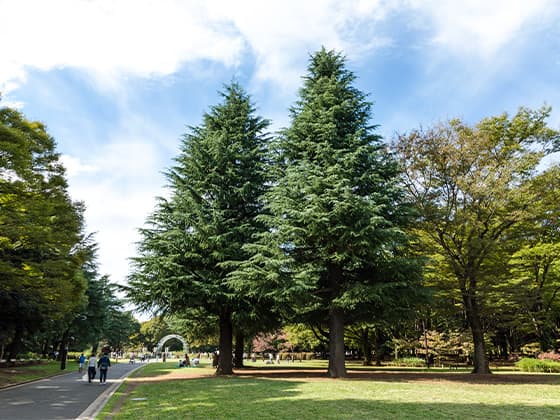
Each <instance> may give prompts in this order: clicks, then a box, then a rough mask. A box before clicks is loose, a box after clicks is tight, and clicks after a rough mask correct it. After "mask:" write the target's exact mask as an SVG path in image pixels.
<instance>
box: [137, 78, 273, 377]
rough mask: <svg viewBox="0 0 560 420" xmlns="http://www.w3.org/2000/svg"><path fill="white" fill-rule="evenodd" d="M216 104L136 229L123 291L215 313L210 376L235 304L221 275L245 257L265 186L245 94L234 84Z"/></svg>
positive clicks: (227, 359)
mask: <svg viewBox="0 0 560 420" xmlns="http://www.w3.org/2000/svg"><path fill="white" fill-rule="evenodd" d="M222 96H223V103H221V104H219V105H217V106H214V107H212V108H211V110H210V112H208V113H207V114H205V115H204V119H203V123H202V124H201V125H200V126H198V127H192V128H191V129H190V130H189V132H188V133H187V134H186V135H185V137H184V140H183V143H182V148H181V153H180V154H179V156H178V157H177V158H176V165H175V166H174V167H173V168H172V169H171V170H170V171H169V172H168V173H167V179H168V182H169V187H170V189H171V197H170V198H169V199H160V201H159V204H158V206H157V209H156V211H155V212H154V213H153V215H152V216H151V217H150V218H149V220H148V227H146V228H144V229H141V234H142V240H141V242H140V244H139V254H140V255H139V256H138V257H137V258H135V259H134V265H135V269H134V272H133V274H132V275H131V276H130V280H129V283H130V286H131V287H130V288H129V289H128V295H129V297H130V298H131V299H132V300H133V301H134V302H136V303H138V304H140V305H142V306H144V307H146V308H147V307H152V308H154V307H155V308H158V309H161V310H165V311H167V312H170V313H181V312H184V311H185V310H186V309H188V308H190V309H202V310H205V311H207V312H208V313H209V314H213V315H215V316H217V317H218V319H219V328H220V358H219V365H218V369H217V374H231V373H232V315H233V314H234V313H235V312H236V311H238V310H242V309H243V308H245V309H246V308H247V306H246V305H244V302H243V299H242V297H240V296H239V294H236V292H235V290H234V289H232V288H231V287H230V286H229V284H228V282H227V276H228V274H230V273H231V272H232V271H233V270H235V264H236V262H238V261H242V260H244V259H245V258H246V256H247V255H246V251H244V250H243V245H244V244H246V243H247V242H249V241H250V239H251V237H252V236H253V234H255V233H257V232H259V231H262V229H263V227H262V224H261V223H259V222H257V221H256V220H255V216H257V215H258V214H259V213H260V212H261V210H262V202H261V196H262V194H263V192H264V190H265V188H266V185H267V184H268V182H267V171H266V153H265V152H266V147H267V144H266V143H267V136H266V133H265V130H266V129H267V127H268V125H269V123H268V121H267V120H264V119H262V118H260V117H258V116H256V115H255V109H254V107H253V105H252V104H251V102H250V98H249V96H248V95H247V94H246V93H245V92H244V91H243V89H242V88H241V87H240V86H239V85H238V84H236V83H233V84H231V85H229V86H227V87H226V88H225V91H224V92H223V93H222Z"/></svg>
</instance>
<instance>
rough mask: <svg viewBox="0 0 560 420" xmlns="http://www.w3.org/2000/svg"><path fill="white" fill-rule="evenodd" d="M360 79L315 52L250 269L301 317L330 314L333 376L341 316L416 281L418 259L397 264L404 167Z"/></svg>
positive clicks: (282, 142) (336, 58)
mask: <svg viewBox="0 0 560 420" xmlns="http://www.w3.org/2000/svg"><path fill="white" fill-rule="evenodd" d="M354 81H355V76H354V74H353V73H352V72H350V71H349V70H347V69H346V67H345V59H344V57H342V56H341V55H340V54H339V53H336V52H333V51H326V50H325V49H324V48H323V49H322V50H321V51H319V52H317V53H316V54H314V55H312V56H311V58H310V62H309V66H308V73H307V75H306V77H305V78H304V84H303V87H302V88H301V90H300V94H299V100H298V101H297V102H296V104H295V106H294V107H293V108H292V109H291V125H290V126H289V128H287V129H286V130H284V132H283V133H282V135H281V137H280V139H279V141H278V165H279V172H280V173H279V177H278V179H277V180H276V182H275V185H274V186H273V188H272V189H271V192H270V194H268V196H267V197H268V200H269V203H268V208H267V210H268V212H269V214H270V215H269V216H263V219H265V220H266V221H267V223H268V225H269V228H270V229H269V232H268V233H266V234H265V235H263V237H262V241H261V243H260V244H257V245H255V246H253V247H252V248H251V250H252V251H253V252H255V253H256V254H255V256H253V257H252V259H251V264H252V265H253V268H251V267H249V268H247V269H246V271H245V274H246V275H247V276H248V277H249V278H251V279H252V280H253V282H256V284H258V282H259V281H260V286H261V287H260V289H261V290H263V291H264V293H272V294H275V295H276V296H277V299H280V300H282V299H284V303H287V304H289V305H291V307H292V308H293V310H294V311H295V312H296V313H297V315H298V317H299V320H300V321H301V320H310V319H314V320H315V321H316V320H317V319H318V317H319V318H320V317H321V316H322V317H323V318H324V319H325V321H326V322H325V323H326V324H327V325H328V330H329V354H330V358H329V375H330V376H332V377H344V376H346V368H345V348H344V326H345V320H346V319H351V318H352V314H353V311H355V310H356V309H357V308H358V307H362V306H364V305H366V306H367V305H368V304H371V303H372V302H374V301H375V302H378V301H379V300H380V299H381V300H382V299H383V294H384V290H388V289H390V288H394V287H398V286H399V285H402V284H404V283H406V282H407V279H406V277H407V276H408V277H410V278H417V276H415V275H414V274H413V273H416V272H417V270H416V269H417V267H416V266H415V265H414V264H409V263H406V264H405V263H403V264H396V263H395V262H396V261H397V260H399V259H400V260H402V261H403V262H404V261H405V260H406V258H405V257H406V255H405V254H406V253H405V248H404V245H405V244H406V241H407V238H406V235H405V234H404V233H403V231H402V229H401V226H402V225H403V223H405V222H406V220H407V219H408V214H409V210H410V209H409V208H408V207H407V206H406V205H405V204H404V203H403V202H402V197H403V194H402V191H401V189H400V188H399V172H398V167H397V165H396V163H395V161H394V160H393V159H392V158H391V156H390V155H389V153H388V152H387V150H386V148H385V146H384V144H383V143H382V141H381V138H380V137H379V136H378V135H377V134H375V133H374V130H375V128H376V127H375V126H372V125H370V122H369V121H370V117H371V106H372V105H371V103H370V102H368V101H367V100H366V95H365V94H363V93H362V92H360V91H359V90H358V89H356V88H355V87H354V86H353V82H354ZM271 247H272V248H271ZM271 249H273V250H274V249H275V250H277V251H278V252H276V253H274V251H271ZM259 253H260V254H259ZM271 270H272V271H271ZM263 273H267V274H265V275H263ZM259 278H260V279H264V282H263V281H262V280H259ZM254 284H255V283H254ZM256 289H257V290H258V289H259V287H257V288H256ZM275 290H276V291H275ZM267 291H268V292H267ZM362 309H363V308H362ZM362 309H360V310H362Z"/></svg>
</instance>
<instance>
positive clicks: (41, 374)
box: [0, 360, 78, 387]
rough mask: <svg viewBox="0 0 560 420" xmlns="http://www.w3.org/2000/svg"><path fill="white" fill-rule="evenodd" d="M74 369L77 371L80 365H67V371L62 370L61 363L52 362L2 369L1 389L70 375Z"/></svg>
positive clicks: (0, 370) (0, 375)
mask: <svg viewBox="0 0 560 420" xmlns="http://www.w3.org/2000/svg"><path fill="white" fill-rule="evenodd" d="M74 368H76V370H77V369H78V364H76V366H74V365H73V364H69V365H68V364H67V365H66V370H60V362H59V361H52V360H50V361H48V362H47V361H44V362H42V363H40V364H35V365H29V366H16V367H7V368H0V387H3V386H7V385H14V384H18V383H21V382H27V381H32V380H34V379H41V378H46V377H48V376H52V375H56V374H58V373H68V372H71V371H72V369H74Z"/></svg>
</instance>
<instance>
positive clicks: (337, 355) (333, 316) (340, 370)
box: [329, 307, 346, 378]
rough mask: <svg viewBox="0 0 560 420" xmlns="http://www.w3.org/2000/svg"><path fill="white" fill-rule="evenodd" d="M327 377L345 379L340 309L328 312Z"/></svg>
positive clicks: (341, 311)
mask: <svg viewBox="0 0 560 420" xmlns="http://www.w3.org/2000/svg"><path fill="white" fill-rule="evenodd" d="M329 333H330V334H329V376H330V377H331V378H345V377H346V366H345V356H346V354H345V351H344V312H343V310H342V309H341V308H337V307H334V308H331V309H330V311H329Z"/></svg>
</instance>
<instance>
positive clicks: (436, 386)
mask: <svg viewBox="0 0 560 420" xmlns="http://www.w3.org/2000/svg"><path fill="white" fill-rule="evenodd" d="M248 364H250V363H248ZM158 365H159V366H158ZM262 365H263V363H262V361H261V362H260V365H258V362H257V366H259V367H262ZM304 365H307V366H306V368H308V369H309V368H325V367H326V364H325V363H324V362H323V363H322V364H321V363H317V362H314V363H309V364H307V363H306V362H304V363H302V367H303V366H304ZM255 367H256V366H255ZM266 367H267V368H270V367H272V365H266ZM282 367H288V366H282V364H280V365H279V366H278V365H276V368H282ZM174 369H176V368H173V367H172V366H163V365H161V364H150V365H148V366H147V367H146V368H145V371H144V372H143V373H142V372H141V373H140V375H144V377H149V376H152V375H157V374H161V375H168V374H169V373H170V372H173V370H174ZM196 369H201V370H200V371H199V372H203V371H204V372H209V373H212V372H213V369H211V368H208V367H203V368H196ZM196 369H192V371H196ZM409 371H410V370H407V372H409ZM440 372H441V371H440ZM240 373H242V372H240ZM388 375H391V373H388ZM558 378H559V379H558V381H557V382H556V383H555V384H546V383H536V384H533V383H531V384H529V383H527V384H477V383H468V382H451V381H438V380H434V381H433V382H432V381H429V380H428V381H422V382H406V381H400V382H399V381H393V380H385V381H384V380H361V379H345V380H340V379H339V380H333V379H321V378H315V379H310V380H307V379H295V380H285V379H267V378H262V377H261V378H252V377H249V378H248V377H243V378H241V377H236V376H232V377H225V378H223V377H214V376H210V377H207V378H202V379H193V378H186V379H181V380H169V381H161V382H144V383H136V384H134V385H133V386H132V387H131V388H130V390H131V391H130V392H129V393H128V394H127V395H124V394H123V395H124V396H123V395H121V398H122V400H121V401H120V403H119V404H120V405H121V406H120V407H119V409H118V411H117V412H116V413H113V415H114V417H113V418H115V419H177V418H182V419H183V418H184V419H285V418H294V419H376V418H379V419H387V418H430V419H432V418H442V419H443V418H445V419H447V418H473V417H476V418H496V419H498V418H499V419H501V418H508V419H524V418H539V419H549V418H550V419H552V418H558V413H559V412H560V398H558V395H559V391H560V376H559V377H558ZM115 399H116V398H115ZM109 413H111V411H110V410H104V412H103V413H102V415H100V416H99V417H98V418H101V419H103V418H105V416H106V415H108V414H109Z"/></svg>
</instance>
